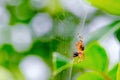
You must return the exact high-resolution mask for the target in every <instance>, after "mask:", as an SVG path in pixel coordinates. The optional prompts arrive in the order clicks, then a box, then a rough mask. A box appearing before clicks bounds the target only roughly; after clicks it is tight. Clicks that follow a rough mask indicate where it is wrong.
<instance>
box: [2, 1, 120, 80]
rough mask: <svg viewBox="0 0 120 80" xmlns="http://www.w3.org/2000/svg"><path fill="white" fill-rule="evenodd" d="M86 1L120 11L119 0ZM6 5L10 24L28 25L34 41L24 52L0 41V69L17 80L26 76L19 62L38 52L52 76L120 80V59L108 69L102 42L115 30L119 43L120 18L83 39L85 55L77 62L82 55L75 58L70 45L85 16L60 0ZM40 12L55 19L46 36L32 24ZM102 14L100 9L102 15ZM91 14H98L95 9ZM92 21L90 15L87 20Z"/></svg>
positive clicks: (54, 79) (61, 79) (58, 79)
mask: <svg viewBox="0 0 120 80" xmlns="http://www.w3.org/2000/svg"><path fill="white" fill-rule="evenodd" d="M87 2H88V3H90V4H91V5H93V6H95V7H96V8H98V9H100V10H101V11H105V12H106V13H108V14H109V15H111V14H112V15H116V16H119V15H120V0H87ZM6 9H7V10H8V12H9V13H10V21H9V24H8V25H10V27H11V26H12V27H14V25H16V24H18V23H22V24H28V25H29V26H28V27H29V29H30V31H31V36H32V43H31V47H30V49H28V50H26V51H23V52H19V51H17V50H15V48H14V47H13V44H12V43H9V42H8V43H5V44H3V45H1V44H0V70H1V72H2V70H4V71H5V72H4V71H3V73H6V74H8V73H9V74H12V75H13V78H14V80H25V78H24V75H23V73H22V72H21V71H20V69H19V65H20V63H21V61H22V60H23V59H24V58H25V57H27V56H29V55H37V56H39V57H40V58H41V59H42V60H43V61H44V62H45V63H46V64H47V66H49V67H50V69H51V77H50V79H51V80H69V79H71V80H72V79H73V80H74V78H75V80H120V77H119V75H120V63H118V64H116V65H114V67H113V68H112V69H110V70H109V66H110V65H109V62H110V60H109V58H108V55H107V51H106V50H105V48H104V47H103V46H102V45H101V44H100V42H99V40H100V39H105V38H107V37H108V36H109V35H113V34H114V35H115V38H116V39H117V40H118V41H119V43H120V20H118V19H115V20H114V21H113V22H112V23H110V24H108V25H106V26H103V27H102V28H99V29H98V30H96V31H94V32H91V33H90V34H89V37H87V40H86V42H84V43H85V51H84V53H85V59H84V60H83V61H82V62H80V63H78V59H79V58H75V59H74V60H73V59H72V58H71V54H72V53H71V52H72V50H71V46H73V45H71V44H72V42H73V39H74V36H76V35H75V34H76V30H77V29H78V25H79V23H80V22H82V18H80V17H78V16H76V15H75V14H74V13H72V12H70V11H69V10H67V9H63V6H62V5H61V4H60V2H59V1H58V0H53V1H49V2H48V3H47V5H46V6H45V7H44V8H40V9H37V10H36V9H34V8H33V7H32V6H31V5H30V0H22V3H21V4H20V5H17V6H11V5H10V4H6ZM101 11H100V12H101ZM39 13H47V14H49V15H50V17H51V19H52V21H53V27H52V29H51V30H50V31H49V32H48V33H46V34H44V35H43V36H36V35H35V32H34V31H33V28H31V21H32V19H33V18H34V16H35V15H37V14H39ZM103 14H104V13H102V12H101V13H100V14H99V15H103ZM105 15H106V14H105ZM112 15H111V16H112ZM92 16H93V18H96V17H97V15H95V14H94V13H93V14H92ZM111 16H110V17H111ZM87 20H88V19H87ZM87 20H86V22H87ZM91 21H92V19H91V18H90V21H88V22H87V24H89V23H90V22H91ZM83 37H84V36H83ZM108 45H109V44H108ZM23 47H24V46H23ZM9 74H8V75H7V76H8V77H10V76H9ZM0 75H1V73H0ZM76 75H77V76H76ZM0 79H1V78H0ZM5 80H8V79H6V78H5Z"/></svg>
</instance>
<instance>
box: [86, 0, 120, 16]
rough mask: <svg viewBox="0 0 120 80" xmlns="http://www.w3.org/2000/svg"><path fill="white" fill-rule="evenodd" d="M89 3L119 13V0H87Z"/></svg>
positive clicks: (112, 12)
mask: <svg viewBox="0 0 120 80" xmlns="http://www.w3.org/2000/svg"><path fill="white" fill-rule="evenodd" d="M87 1H89V2H90V4H91V5H93V6H95V7H97V8H99V9H101V10H104V11H106V12H108V13H110V14H113V15H120V0H87Z"/></svg>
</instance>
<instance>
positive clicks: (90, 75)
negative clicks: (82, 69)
mask: <svg viewBox="0 0 120 80" xmlns="http://www.w3.org/2000/svg"><path fill="white" fill-rule="evenodd" d="M77 80H105V79H104V77H103V76H101V75H100V74H99V73H96V72H87V73H83V74H81V75H80V76H79V77H77Z"/></svg>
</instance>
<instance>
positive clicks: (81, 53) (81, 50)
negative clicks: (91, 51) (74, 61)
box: [73, 36, 85, 62]
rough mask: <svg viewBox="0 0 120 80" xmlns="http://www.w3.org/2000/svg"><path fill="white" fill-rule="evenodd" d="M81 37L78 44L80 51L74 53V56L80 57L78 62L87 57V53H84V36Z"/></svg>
mask: <svg viewBox="0 0 120 80" xmlns="http://www.w3.org/2000/svg"><path fill="white" fill-rule="evenodd" d="M79 37H80V40H79V41H78V42H77V44H76V47H77V50H78V51H77V52H74V53H73V58H75V57H78V58H79V60H78V62H81V61H83V59H84V58H85V55H84V46H83V40H82V37H81V36H79Z"/></svg>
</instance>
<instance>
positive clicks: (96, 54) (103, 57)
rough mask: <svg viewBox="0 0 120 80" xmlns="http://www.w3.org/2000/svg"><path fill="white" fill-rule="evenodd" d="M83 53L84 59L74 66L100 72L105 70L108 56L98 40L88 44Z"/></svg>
mask: <svg viewBox="0 0 120 80" xmlns="http://www.w3.org/2000/svg"><path fill="white" fill-rule="evenodd" d="M84 53H85V59H84V60H83V61H82V62H80V63H79V64H76V66H78V67H81V68H85V69H91V70H96V71H101V72H105V71H107V69H108V57H107V54H106V51H105V49H104V48H103V47H102V46H101V45H100V44H99V43H98V42H92V43H91V44H89V45H88V46H87V47H86V49H85V51H84Z"/></svg>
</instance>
